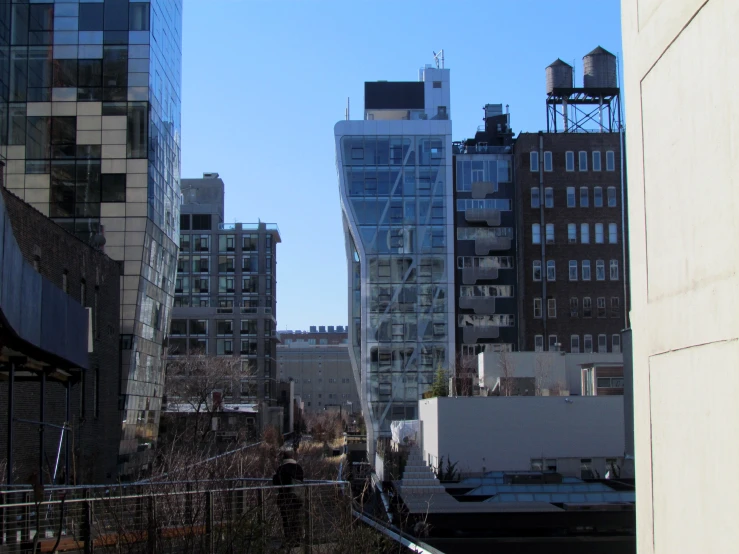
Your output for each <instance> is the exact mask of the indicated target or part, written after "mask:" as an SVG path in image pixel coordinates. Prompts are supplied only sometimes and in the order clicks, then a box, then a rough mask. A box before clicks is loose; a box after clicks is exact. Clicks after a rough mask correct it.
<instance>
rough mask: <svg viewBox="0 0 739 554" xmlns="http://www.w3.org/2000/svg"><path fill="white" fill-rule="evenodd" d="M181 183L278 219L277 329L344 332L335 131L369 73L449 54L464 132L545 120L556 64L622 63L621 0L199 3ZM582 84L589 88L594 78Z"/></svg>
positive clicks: (190, 41)
mask: <svg viewBox="0 0 739 554" xmlns="http://www.w3.org/2000/svg"><path fill="white" fill-rule="evenodd" d="M183 25H184V32H183V83H182V88H183V90H182V176H183V177H198V176H200V175H201V174H202V173H203V172H210V171H217V172H218V173H220V175H221V177H222V178H223V180H224V182H225V183H226V221H227V222H234V221H243V222H253V221H257V219H261V220H262V221H268V222H274V223H277V224H278V225H279V228H280V232H281V234H282V240H283V242H282V244H281V245H279V246H278V251H277V322H278V328H279V329H307V328H308V326H310V325H346V323H347V307H346V300H347V293H346V290H347V289H346V287H347V277H346V275H347V271H346V261H345V250H344V237H343V231H342V226H341V212H340V207H339V196H338V184H337V179H336V166H335V156H334V139H333V127H334V124H335V123H336V122H337V121H338V120H340V119H344V109H345V107H346V99H347V97H350V98H351V106H352V111H351V113H352V119H361V118H362V110H363V102H364V98H363V87H364V82H365V81H376V80H388V81H414V80H416V79H417V78H418V69H419V68H420V67H423V66H424V65H425V64H428V63H433V56H432V51H438V50H440V49H442V48H443V49H444V53H445V61H446V63H445V65H446V67H447V68H449V69H450V70H451V94H452V101H451V116H452V122H453V123H452V124H453V138H454V140H461V139H464V138H466V137H468V136H474V133H475V130H476V129H477V126H478V125H481V124H482V115H483V112H482V106H483V105H484V104H486V103H502V104H509V105H510V110H511V125H512V127H513V129H514V131H515V132H516V133H518V132H520V131H522V130H523V131H528V132H535V131H538V130H540V129H543V128H545V127H546V108H545V104H544V99H545V92H544V84H545V81H544V68H545V67H546V66H547V65H549V64H550V63H551V62H553V61H554V60H555V59H556V58H562V59H563V60H564V61H566V62H567V63H570V64H573V63H574V66H575V72H576V80H577V82H578V83H581V82H582V57H583V56H584V55H585V54H587V53H588V52H589V51H590V50H592V49H593V48H595V47H596V46H598V45H600V46H603V48H605V49H606V50H609V51H611V52H613V53H614V54H617V55H619V56H620V53H621V50H622V48H621V22H620V5H619V1H618V0H598V2H592V1H585V0H569V1H568V0H560V1H558V2H547V1H544V0H515V1H510V0H509V1H502V0H483V1H470V0H457V1H451V0H445V1H444V0H405V1H400V0H372V1H370V0H301V1H299V0H282V1H278V0H185V5H184V23H183ZM580 86H581V85H580Z"/></svg>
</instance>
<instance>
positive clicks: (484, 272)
mask: <svg viewBox="0 0 739 554" xmlns="http://www.w3.org/2000/svg"><path fill="white" fill-rule="evenodd" d="M497 278H498V268H497V267H494V268H489V269H487V268H482V267H465V268H464V269H463V270H462V284H463V285H474V284H475V283H477V282H478V281H495V280H496V279H497Z"/></svg>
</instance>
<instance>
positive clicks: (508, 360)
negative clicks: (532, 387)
mask: <svg viewBox="0 0 739 554" xmlns="http://www.w3.org/2000/svg"><path fill="white" fill-rule="evenodd" d="M498 368H499V369H500V393H501V395H502V396H512V395H513V391H514V389H515V385H514V375H515V373H516V363H515V362H514V361H513V356H511V353H510V352H508V351H506V350H501V351H500V352H498Z"/></svg>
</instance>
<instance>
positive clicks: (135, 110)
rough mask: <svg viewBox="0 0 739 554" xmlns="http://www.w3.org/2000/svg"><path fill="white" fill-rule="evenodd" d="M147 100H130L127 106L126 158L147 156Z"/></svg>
mask: <svg viewBox="0 0 739 554" xmlns="http://www.w3.org/2000/svg"><path fill="white" fill-rule="evenodd" d="M147 108H148V103H147V102H131V103H130V104H129V106H128V126H127V127H128V131H127V140H126V156H127V157H128V158H146V157H147V148H146V147H147V140H146V137H147V134H146V127H147V124H148V121H149V111H148V109H147Z"/></svg>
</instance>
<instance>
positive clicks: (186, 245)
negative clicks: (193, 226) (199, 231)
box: [180, 235, 190, 252]
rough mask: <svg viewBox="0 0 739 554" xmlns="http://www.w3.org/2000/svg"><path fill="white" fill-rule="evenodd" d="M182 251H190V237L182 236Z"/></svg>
mask: <svg viewBox="0 0 739 554" xmlns="http://www.w3.org/2000/svg"><path fill="white" fill-rule="evenodd" d="M180 250H181V251H182V252H189V251H190V235H180Z"/></svg>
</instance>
